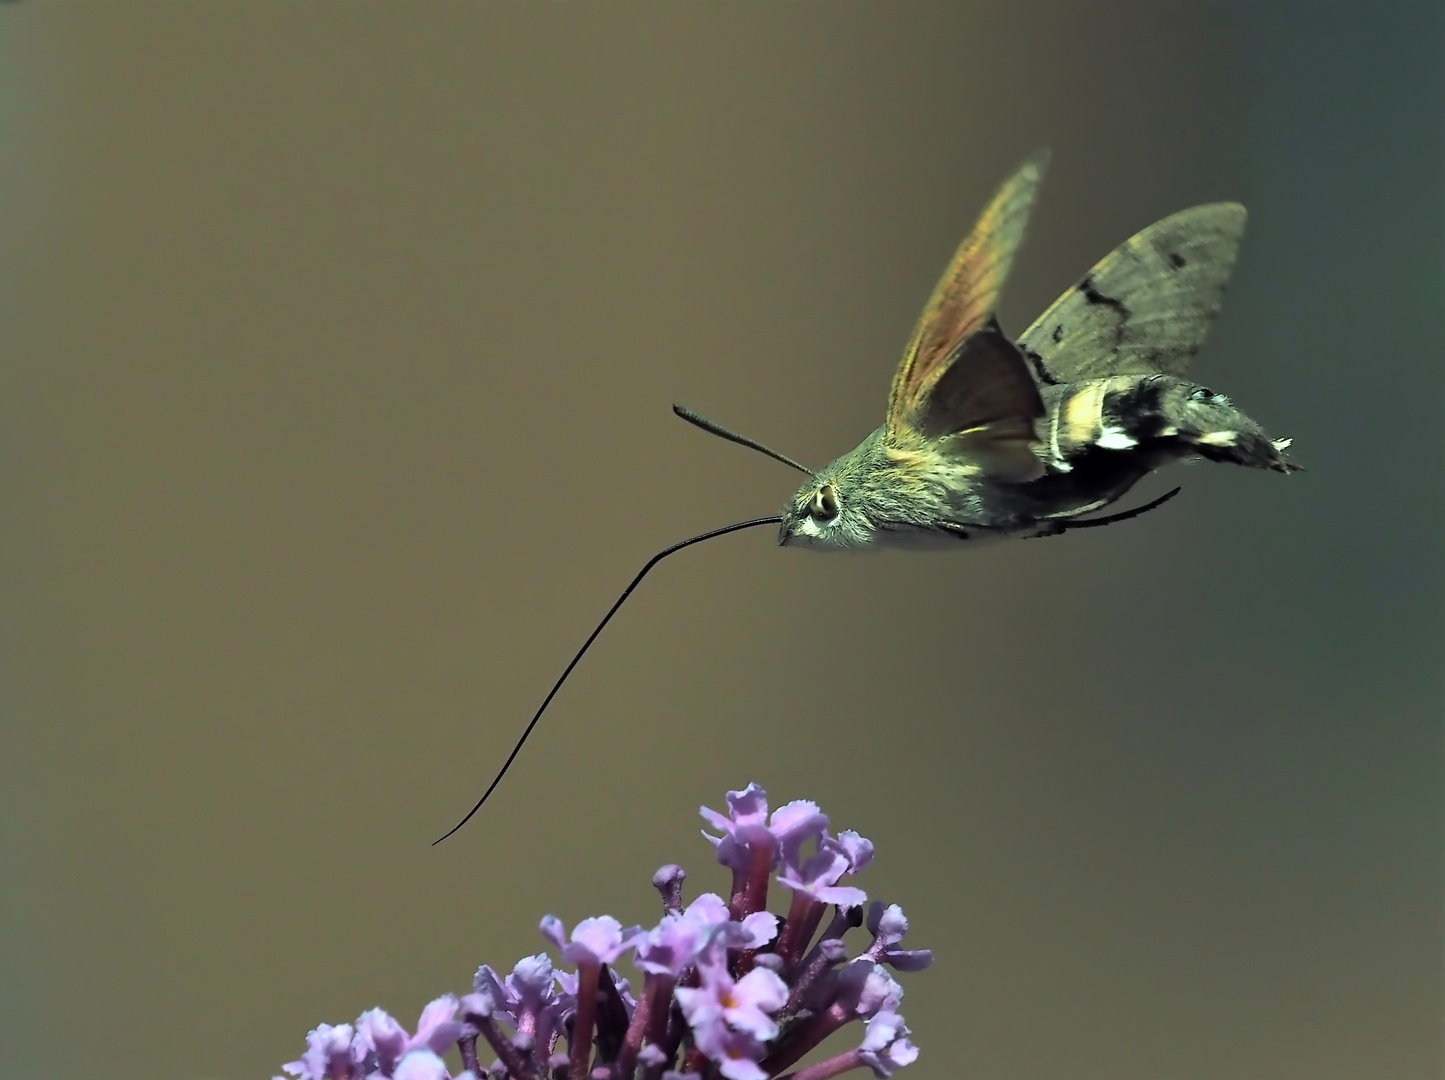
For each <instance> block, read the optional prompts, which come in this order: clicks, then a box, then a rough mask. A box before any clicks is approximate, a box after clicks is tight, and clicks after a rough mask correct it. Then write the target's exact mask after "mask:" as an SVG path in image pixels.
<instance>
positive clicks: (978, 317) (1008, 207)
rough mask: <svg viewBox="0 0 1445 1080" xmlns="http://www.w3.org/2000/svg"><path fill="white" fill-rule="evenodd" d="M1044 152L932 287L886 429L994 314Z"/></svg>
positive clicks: (999, 198)
mask: <svg viewBox="0 0 1445 1080" xmlns="http://www.w3.org/2000/svg"><path fill="white" fill-rule="evenodd" d="M1047 164H1048V153H1047V151H1044V150H1039V151H1037V152H1035V153H1034V154H1033V155H1032V156H1030V157H1029V159H1028V160H1027V161H1025V162H1024V163H1023V165H1021V166H1020V167H1019V169H1018V171H1017V172H1015V173H1014V174H1013V176H1012V177H1010V178H1009V179H1008V181H1007V182H1005V183H1004V185H1003V186H1002V187H1001V188H999V190H998V191H997V192H996V193H995V194H994V197H993V199H992V200H991V201H990V202H989V204H988V206H987V207H986V208H985V209H984V211H983V213H982V215H980V217H979V219H978V222H977V223H976V224H975V225H974V227H973V231H972V232H970V233H969V234H968V236H967V237H966V238H965V239H964V241H963V243H962V244H961V245H960V246H959V248H958V251H957V252H955V253H954V256H953V260H952V261H951V262H950V263H949V264H948V269H947V270H945V271H944V274H943V277H942V278H941V279H940V280H939V282H938V284H937V286H935V287H934V290H933V295H932V296H931V297H930V298H929V300H928V304H927V306H925V307H924V309H923V314H922V315H921V316H920V317H919V320H918V325H917V326H916V327H915V328H914V331H913V336H912V338H911V339H910V340H909V342H908V348H907V349H906V350H904V353H903V362H902V363H901V364H899V366H898V373H897V374H896V375H894V377H893V389H892V391H891V392H890V393H889V396H888V429H889V430H890V431H893V432H896V431H898V430H900V429H901V428H903V427H905V426H907V425H909V424H910V423H911V422H912V419H913V415H912V414H913V412H914V410H915V409H916V408H917V407H918V406H919V405H920V403H921V402H922V400H923V398H924V397H925V395H926V394H927V391H928V387H929V384H930V383H931V382H932V381H933V380H935V379H936V378H938V376H940V375H941V374H942V366H943V364H944V361H945V360H947V359H948V357H949V356H950V354H951V353H952V352H953V351H954V349H955V348H956V347H957V346H958V344H959V342H961V341H963V339H964V338H966V337H968V336H969V335H970V334H972V333H974V332H975V331H977V330H979V329H981V328H983V327H984V326H986V325H987V324H988V321H989V320H990V319H991V318H992V316H993V313H994V308H995V307H996V306H997V305H998V299H999V294H1000V292H1001V291H1002V289H1003V284H1004V281H1005V280H1006V279H1007V278H1008V274H1009V269H1010V268H1011V267H1012V265H1013V259H1014V253H1015V252H1016V251H1017V250H1018V248H1019V245H1020V244H1021V243H1022V242H1023V238H1024V232H1025V230H1026V227H1027V225H1028V219H1029V213H1030V211H1031V210H1032V209H1033V204H1034V197H1035V196H1036V195H1037V193H1038V188H1039V182H1040V181H1041V180H1042V179H1043V175H1044V168H1045V166H1046V165H1047Z"/></svg>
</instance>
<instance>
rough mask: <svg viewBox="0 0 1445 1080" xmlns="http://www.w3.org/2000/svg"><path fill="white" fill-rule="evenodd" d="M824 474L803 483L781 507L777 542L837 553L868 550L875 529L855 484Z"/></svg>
mask: <svg viewBox="0 0 1445 1080" xmlns="http://www.w3.org/2000/svg"><path fill="white" fill-rule="evenodd" d="M843 479H846V478H842V477H830V476H828V475H827V471H826V470H825V472H824V473H823V474H821V475H819V476H817V477H815V478H814V479H813V480H812V481H811V482H810V483H807V484H804V485H803V486H802V487H800V488H799V489H798V490H797V492H796V493H794V495H793V497H792V499H790V500H789V501H788V504H787V505H786V506H785V507H783V513H782V515H781V516H782V519H783V521H782V524H781V525H780V526H779V528H778V543H779V544H780V545H783V546H785V547H807V548H817V549H821V550H831V551H840V550H846V549H851V548H862V547H869V546H870V545H871V544H872V543H873V541H874V539H875V530H874V527H873V525H872V523H871V521H870V520H869V515H868V514H867V513H866V512H865V507H864V505H863V503H864V500H863V499H862V498H861V497H860V493H859V491H858V490H857V488H856V485H849V484H846V483H842V482H840V481H841V480H843Z"/></svg>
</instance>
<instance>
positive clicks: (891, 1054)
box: [858, 1010, 918, 1080]
mask: <svg viewBox="0 0 1445 1080" xmlns="http://www.w3.org/2000/svg"><path fill="white" fill-rule="evenodd" d="M858 1057H859V1059H860V1060H861V1061H862V1062H863V1063H864V1064H865V1065H867V1066H868V1067H869V1068H871V1069H872V1070H873V1075H874V1076H876V1077H878V1078H879V1080H885V1078H886V1077H889V1076H892V1075H893V1072H894V1070H895V1069H901V1068H903V1066H905V1065H911V1064H913V1062H915V1061H917V1060H918V1047H916V1046H914V1045H913V1043H911V1042H909V1040H908V1025H906V1024H905V1023H904V1022H903V1017H901V1016H899V1015H898V1014H897V1013H896V1012H893V1011H892V1010H887V1011H884V1012H880V1013H878V1014H877V1015H875V1016H874V1017H873V1018H872V1019H871V1020H869V1021H868V1026H867V1028H866V1029H865V1031H864V1035H863V1043H862V1045H861V1046H859V1047H858Z"/></svg>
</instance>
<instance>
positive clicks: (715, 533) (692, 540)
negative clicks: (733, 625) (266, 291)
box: [432, 517, 783, 847]
mask: <svg viewBox="0 0 1445 1080" xmlns="http://www.w3.org/2000/svg"><path fill="white" fill-rule="evenodd" d="M782 520H783V519H782V518H780V517H763V518H753V519H752V520H751V521H739V522H737V523H736V524H733V525H724V526H723V527H722V528H721V529H712V530H711V531H709V532H705V533H699V534H698V535H697V536H692V537H689V538H688V539H686V540H682V541H679V542H678V543H676V544H673V545H672V546H671V547H668V548H663V549H662V550H661V551H659V552H658V553H657V554H656V555H654V556H653V557H652V558H650V559H648V560H647V564H646V565H645V566H644V567H643V568H642V569H641V570H639V571H638V572H637V576H636V577H634V578H633V579H632V581H631V583H630V584H629V585H628V586H627V588H625V589H623V590H622V595H621V596H619V597H618V598H617V600H616V601H615V602H614V603H613V605H612V606H611V607H610V608H608V609H607V614H606V615H604V616H602V621H601V622H600V623H598V624H597V628H596V629H595V630H593V631H592V633H591V634H590V635H588V638H587V640H586V641H584V642H583V643H582V648H580V649H578V650H577V655H576V656H574V657H572V662H571V663H569V664H568V665H567V666H566V668H564V669H563V671H562V674H561V675H560V676H559V677H558V679H557V681H556V682H555V683H553V684H552V689H551V690H549V691H547V696H546V697H545V698H543V699H542V704H541V705H540V706H539V707H538V709H537V712H536V714H535V715H534V716H533V717H532V721H531V723H529V724H528V725H527V727H526V730H525V731H523V732H522V737H521V738H520V739H518V740H517V745H516V746H514V747H512V752H511V753H510V754H508V755H507V760H506V761H505V762H503V763H502V767H501V769H499V770H498V771H497V775H496V776H495V777H494V778H493V780H492V782H491V783H490V784H489V785H488V786H487V790H486V791H485V792H483V793H482V797H481V798H480V799H478V800H477V804H476V805H475V806H473V807H472V808H471V809H470V810H468V811H467V816H466V817H464V818H462V820H461V821H458V822H457V823H456V824H455V825H453V826H452V827H451V829H449V830H448V831H447V832H446V834H445V835H443V836H439V837H437V838H436V839H435V840H433V841H432V846H433V847H435V846H436V845H437V844H440V843H441V842H442V841H443V840H445V839H446V838H447V837H448V836H451V835H452V833H454V832H456V831H457V830H458V829H460V828H461V827H462V826H463V825H465V824H466V823H467V822H468V821H471V820H472V816H473V815H474V814H475V813H476V812H477V811H478V810H480V809H481V808H482V804H483V803H485V802H486V801H487V799H488V798H489V797H490V796H491V794H492V792H493V791H495V790H496V789H497V785H498V784H500V783H501V782H502V777H504V776H506V775H507V770H508V769H510V768H511V767H512V762H513V761H515V760H516V759H517V755H518V754H519V753H521V752H522V744H523V743H525V742H526V741H527V737H528V736H529V735H531V734H532V729H533V728H535V727H536V726H537V721H538V720H540V719H542V714H543V713H544V712H546V711H547V706H548V705H550V704H551V703H552V699H553V698H554V697H556V696H557V691H558V690H560V689H561V688H562V684H563V683H564V682H566V681H567V676H568V675H571V674H572V669H573V668H575V667H576V666H577V662H578V661H579V660H581V659H582V657H583V655H584V654H585V653H586V652H587V650H588V649H589V648H591V647H592V643H593V642H594V641H596V640H597V635H598V634H600V633H602V628H603V627H605V626H606V625H607V624H608V622H610V621H611V619H612V616H614V615H616V614H617V609H618V608H620V607H621V606H622V605H623V603H624V602H625V601H626V600H627V598H628V597H629V596H631V595H632V590H633V589H635V588H637V586H638V584H639V583H640V582H641V581H642V579H643V578H645V577H646V576H647V573H648V571H649V570H651V569H652V568H653V567H654V566H656V565H657V564H658V563H660V562H662V560H663V559H665V558H667V557H668V556H669V555H671V554H673V553H674V552H677V551H681V550H682V549H683V548H685V547H691V546H692V545H693V544H700V543H702V542H703V541H704V540H713V539H716V538H717V537H719V536H726V535H727V534H728V533H735V532H741V531H742V530H743V529H754V528H757V527H758V526H759V525H779V524H781V523H782Z"/></svg>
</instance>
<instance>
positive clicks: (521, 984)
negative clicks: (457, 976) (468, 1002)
mask: <svg viewBox="0 0 1445 1080" xmlns="http://www.w3.org/2000/svg"><path fill="white" fill-rule="evenodd" d="M556 983H557V973H556V972H555V971H553V969H552V961H551V959H550V958H549V957H548V956H547V954H546V953H538V954H537V955H536V956H527V957H523V958H522V959H521V960H518V961H517V964H516V966H515V967H513V968H512V973H511V974H510V975H508V976H507V978H506V980H505V981H503V980H501V979H499V978H497V973H496V972H495V971H493V970H492V969H491V967H490V966H489V965H487V964H483V965H482V966H481V967H479V968H478V969H477V973H476V975H475V976H474V977H473V978H472V986H473V988H474V989H475V990H476V991H477V993H479V994H486V995H488V996H489V997H490V999H491V1001H492V1003H493V1004H492V1007H491V1008H490V1009H488V1010H486V1015H492V1014H493V1013H495V1015H496V1017H497V1019H499V1020H503V1021H505V1022H506V1023H508V1024H510V1025H511V1026H512V1027H513V1028H515V1029H516V1030H517V1031H518V1032H520V1033H524V1034H530V1035H533V1036H535V1037H536V1039H537V1040H538V1041H539V1042H547V1041H548V1040H549V1039H550V1038H551V1037H552V1035H553V1033H554V1032H557V1031H560V1030H561V1027H562V1022H563V1021H564V1020H565V1019H566V1017H567V1015H568V1014H569V1013H570V1012H571V1011H572V1010H573V1008H575V1007H576V1002H575V1001H574V1000H573V998H572V996H571V995H569V994H561V995H559V994H558V993H557V991H556V988H555V987H556ZM472 1004H473V1005H475V1004H476V1003H475V1002H473V1003H472ZM473 1011H479V1010H476V1009H474V1010H473Z"/></svg>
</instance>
